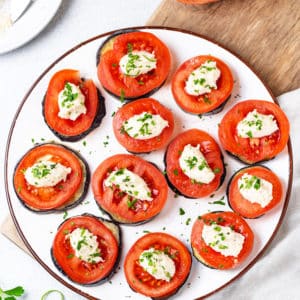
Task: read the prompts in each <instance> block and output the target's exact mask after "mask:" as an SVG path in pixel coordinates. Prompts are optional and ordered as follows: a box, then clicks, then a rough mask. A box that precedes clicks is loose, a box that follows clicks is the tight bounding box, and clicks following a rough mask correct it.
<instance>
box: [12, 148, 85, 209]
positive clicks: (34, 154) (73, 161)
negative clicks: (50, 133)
mask: <svg viewBox="0 0 300 300" xmlns="http://www.w3.org/2000/svg"><path fill="white" fill-rule="evenodd" d="M49 156H51V161H53V162H56V163H60V164H62V165H63V166H65V167H68V168H71V169H72V171H71V173H70V174H68V175H67V178H66V181H60V182H59V183H57V184H56V185H55V186H48V187H37V186H34V185H31V184H29V183H28V182H27V180H26V179H25V176H24V171H26V169H27V168H29V167H31V166H32V165H34V164H35V163H37V162H38V161H39V160H40V159H41V158H43V157H49ZM89 181H90V172H89V168H88V165H87V163H86V162H85V161H84V160H83V158H82V157H81V156H79V155H78V154H77V153H75V152H74V151H73V150H71V149H69V148H67V147H66V146H62V145H59V144H52V143H50V144H41V145H38V146H36V147H34V148H32V149H30V150H29V151H28V152H27V153H26V154H25V155H24V156H23V157H22V159H21V160H20V161H19V163H18V164H17V166H16V169H15V172H14V189H15V192H16V194H17V196H18V198H19V199H20V200H21V201H22V203H23V204H24V205H25V206H26V207H27V208H29V209H31V210H34V211H39V212H46V211H51V210H63V209H66V208H70V207H73V206H75V205H77V204H78V203H79V202H80V201H82V200H83V198H84V197H85V195H86V193H87V189H88V185H89Z"/></svg>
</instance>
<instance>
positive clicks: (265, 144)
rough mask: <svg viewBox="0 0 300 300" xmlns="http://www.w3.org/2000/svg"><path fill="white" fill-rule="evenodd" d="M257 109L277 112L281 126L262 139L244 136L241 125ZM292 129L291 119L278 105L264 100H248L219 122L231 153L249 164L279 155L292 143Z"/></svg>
mask: <svg viewBox="0 0 300 300" xmlns="http://www.w3.org/2000/svg"><path fill="white" fill-rule="evenodd" d="M254 109H256V110H257V112H258V113H261V114H265V115H273V116H274V120H276V123H277V126H278V128H279V129H278V130H277V131H275V132H274V133H272V134H271V135H268V136H264V137H261V138H250V137H249V138H242V137H240V136H239V135H238V132H237V125H238V123H239V122H240V121H241V120H243V119H244V118H245V117H246V116H247V114H248V113H249V112H252V111H253V110H254ZM289 131H290V125H289V121H288V119H287V117H286V115H285V114H284V112H283V111H282V110H281V109H280V107H279V106H278V105H277V104H275V103H272V102H269V101H264V100H246V101H242V102H240V103H238V104H236V105H235V106H234V107H233V108H232V109H230V110H229V111H228V112H227V113H226V114H225V116H224V117H223V119H222V120H221V123H220V125H219V139H220V142H221V144H222V146H223V147H224V149H225V150H227V151H228V152H229V153H231V154H232V155H234V156H235V157H237V158H238V159H240V160H241V161H243V162H245V163H247V164H254V163H257V162H260V161H264V160H269V159H271V158H273V157H275V156H276V155H277V154H279V153H280V152H281V151H282V150H283V149H284V147H285V146H286V144H287V142H288V139H289Z"/></svg>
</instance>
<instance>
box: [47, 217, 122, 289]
mask: <svg viewBox="0 0 300 300" xmlns="http://www.w3.org/2000/svg"><path fill="white" fill-rule="evenodd" d="M77 228H79V229H81V230H89V232H90V233H92V234H93V235H94V236H96V237H97V243H98V248H99V250H100V252H99V253H100V256H101V261H99V262H87V261H85V260H82V259H80V258H79V257H77V256H76V255H75V251H74V249H73V247H72V246H71V243H70V237H69V234H71V233H72V232H73V231H74V230H76V229H77ZM120 243H121V240H120V229H119V227H118V225H116V224H114V223H112V222H111V221H107V220H104V219H101V218H97V217H95V216H92V215H87V214H85V215H81V216H75V217H72V218H69V219H67V220H66V221H64V222H63V223H62V224H61V225H60V226H59V228H58V231H57V233H56V235H55V238H54V241H53V245H52V250H51V254H52V259H53V262H54V264H55V265H56V266H57V268H58V269H59V270H60V271H61V272H62V273H64V274H65V275H66V276H68V277H69V278H70V279H71V280H72V281H74V282H76V283H79V284H82V285H94V284H99V283H101V282H102V281H104V280H106V279H108V278H109V277H110V275H112V273H113V271H114V269H115V267H116V266H117V264H118V261H119V254H120V251H119V249H120ZM79 246H80V245H79Z"/></svg>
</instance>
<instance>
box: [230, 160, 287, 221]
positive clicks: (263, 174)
mask: <svg viewBox="0 0 300 300" xmlns="http://www.w3.org/2000/svg"><path fill="white" fill-rule="evenodd" d="M246 173H247V174H249V175H252V176H256V177H258V178H259V179H264V180H266V181H268V182H269V183H271V184H272V200H271V201H270V202H269V203H268V204H267V205H266V206H264V207H263V206H261V205H260V204H259V203H255V202H254V203H253V202H251V201H249V200H248V199H246V198H244V197H243V195H242V194H241V192H240V189H239V184H238V181H239V179H240V178H241V177H242V176H243V175H244V174H246ZM227 199H228V203H229V205H230V207H231V208H232V209H233V210H234V211H235V212H236V213H238V214H239V215H241V216H242V217H244V218H257V217H260V216H262V215H263V214H265V213H266V212H268V211H269V210H271V209H272V208H273V207H275V206H276V205H277V204H278V203H280V201H281V199H282V184H281V182H280V179H279V178H278V176H277V175H276V174H275V173H274V172H272V171H271V170H270V169H268V168H267V167H264V166H253V167H246V168H243V169H241V170H239V171H237V172H236V173H235V174H233V176H232V177H231V179H230V181H229V184H228V187H227Z"/></svg>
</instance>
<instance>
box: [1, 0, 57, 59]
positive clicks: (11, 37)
mask: <svg viewBox="0 0 300 300" xmlns="http://www.w3.org/2000/svg"><path fill="white" fill-rule="evenodd" d="M61 2H62V0H35V1H33V2H32V3H31V4H30V6H29V8H28V9H27V10H26V12H25V13H24V14H23V15H22V16H21V17H20V18H19V20H17V21H16V23H14V24H13V25H12V26H11V27H10V28H8V29H7V30H6V31H5V32H4V33H2V34H1V35H0V54H3V53H6V52H9V51H12V50H14V49H17V48H19V47H20V46H23V45H24V44H25V43H27V42H29V41H30V40H32V39H33V38H34V37H36V36H37V35H38V34H39V33H40V32H41V31H42V30H43V29H44V28H45V27H46V26H47V25H48V23H49V22H50V21H51V20H52V18H53V17H54V16H55V14H56V12H57V10H58V8H59V6H60V5H61Z"/></svg>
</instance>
